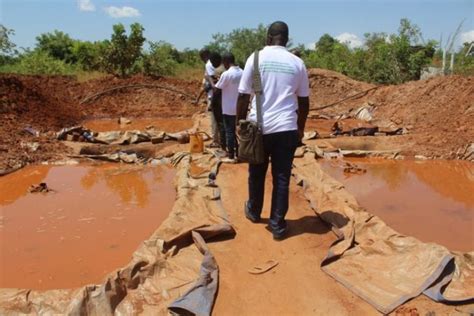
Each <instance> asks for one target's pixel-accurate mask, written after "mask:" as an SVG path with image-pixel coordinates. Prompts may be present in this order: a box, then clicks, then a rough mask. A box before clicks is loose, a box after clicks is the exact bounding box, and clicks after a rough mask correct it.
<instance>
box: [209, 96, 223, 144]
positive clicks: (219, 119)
mask: <svg viewBox="0 0 474 316" xmlns="http://www.w3.org/2000/svg"><path fill="white" fill-rule="evenodd" d="M220 91H221V90H217V91H216V92H214V95H213V96H212V101H211V110H212V114H214V119H215V120H216V124H217V130H218V133H219V141H220V145H221V148H222V149H224V150H225V149H226V137H225V129H224V118H223V115H222V93H220Z"/></svg>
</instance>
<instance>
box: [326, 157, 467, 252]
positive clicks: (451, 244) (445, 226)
mask: <svg viewBox="0 0 474 316" xmlns="http://www.w3.org/2000/svg"><path fill="white" fill-rule="evenodd" d="M346 161H349V162H351V163H354V164H356V165H357V166H359V167H361V168H363V169H366V170H367V171H366V173H364V174H345V173H344V172H343V168H342V166H343V162H341V161H322V162H321V164H322V166H323V169H324V170H325V171H326V172H328V173H329V174H330V175H331V176H333V177H334V178H336V179H337V180H339V181H340V182H342V183H343V184H344V185H345V187H346V188H347V189H348V190H349V191H350V192H351V193H352V194H354V195H355V197H356V198H357V200H358V201H359V203H360V204H361V205H362V206H363V207H365V208H366V209H367V210H368V211H369V212H370V213H372V214H375V215H377V216H379V217H380V218H382V219H383V220H384V221H385V222H386V223H387V224H388V225H389V226H390V227H392V228H394V229H395V230H396V231H398V232H400V233H402V234H405V235H409V236H414V237H416V238H418V239H420V240H422V241H424V242H435V243H438V244H440V245H443V246H446V247H447V248H448V249H450V250H458V251H465V252H468V251H473V250H474V164H473V163H470V162H464V161H403V160H402V161H394V160H383V159H347V160H346Z"/></svg>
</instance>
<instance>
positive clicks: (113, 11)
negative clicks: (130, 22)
mask: <svg viewBox="0 0 474 316" xmlns="http://www.w3.org/2000/svg"><path fill="white" fill-rule="evenodd" d="M104 10H105V12H106V13H107V14H108V15H110V16H111V17H113V18H131V17H135V16H140V11H138V10H137V9H135V8H132V7H120V8H119V7H113V6H112V7H105V8H104Z"/></svg>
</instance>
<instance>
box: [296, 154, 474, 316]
mask: <svg viewBox="0 0 474 316" xmlns="http://www.w3.org/2000/svg"><path fill="white" fill-rule="evenodd" d="M293 173H294V176H295V177H296V178H297V181H298V182H299V184H301V185H302V186H303V190H304V194H305V197H306V199H307V200H308V201H309V203H310V204H311V207H312V208H313V210H314V211H315V212H316V213H317V214H318V215H319V216H320V217H321V219H322V220H324V221H325V222H326V223H328V224H329V225H330V226H331V227H332V229H333V231H334V232H335V233H336V235H337V236H338V240H337V241H336V242H335V243H334V244H333V245H332V246H331V248H330V249H329V252H328V255H327V257H326V258H325V259H324V261H323V262H322V269H323V271H325V272H326V273H328V274H329V275H330V276H332V277H333V278H335V279H336V280H337V281H339V282H340V283H342V284H343V285H345V286H346V287H347V288H349V289H350V290H352V291H353V292H354V293H356V294H357V295H359V296H360V297H361V298H363V299H364V300H366V301H367V302H369V303H370V304H371V305H373V306H374V307H375V308H376V309H377V310H379V311H380V312H382V313H389V312H391V311H393V310H394V309H395V308H397V307H398V306H400V305H401V304H403V303H404V302H406V301H407V300H409V299H411V298H414V297H416V296H418V295H420V294H421V293H425V294H426V295H427V296H428V297H430V298H432V299H433V300H436V301H440V302H445V303H458V304H459V303H472V302H473V300H474V253H473V252H470V253H465V254H462V253H457V252H450V251H449V250H448V249H446V248H445V247H442V246H440V245H437V244H433V243H423V242H421V241H419V240H417V239H415V238H413V237H408V236H403V235H401V234H399V233H397V232H396V231H394V230H393V229H391V228H390V227H388V226H387V225H386V224H385V223H384V222H383V221H382V220H381V219H380V218H378V217H376V216H374V215H371V214H369V213H368V212H366V210H365V209H364V208H362V207H361V206H360V205H359V204H358V203H357V201H356V199H355V198H354V196H352V195H351V194H350V193H349V192H348V191H347V190H346V189H345V188H344V186H343V185H342V184H341V183H339V182H337V181H336V180H334V179H333V178H331V177H330V176H328V175H327V174H325V173H324V172H323V171H322V169H321V167H320V166H319V164H318V163H317V162H316V160H315V157H314V154H312V153H307V154H306V155H305V156H304V157H303V158H301V159H296V160H295V168H294V169H293ZM407 220H409V219H407Z"/></svg>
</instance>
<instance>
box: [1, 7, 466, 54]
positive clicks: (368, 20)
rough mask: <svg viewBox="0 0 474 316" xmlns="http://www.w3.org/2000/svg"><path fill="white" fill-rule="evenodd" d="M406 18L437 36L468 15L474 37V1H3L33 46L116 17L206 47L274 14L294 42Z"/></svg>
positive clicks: (103, 26) (19, 34) (4, 16)
mask: <svg viewBox="0 0 474 316" xmlns="http://www.w3.org/2000/svg"><path fill="white" fill-rule="evenodd" d="M404 17H407V18H409V19H410V20H411V21H412V22H414V23H416V24H418V25H419V26H420V28H421V30H422V32H423V34H424V37H425V39H436V40H439V38H440V36H441V34H443V36H444V38H445V39H446V38H447V36H448V34H449V33H451V32H453V31H454V30H455V29H456V27H457V25H458V24H459V22H460V21H462V20H463V19H465V22H464V26H463V29H462V32H463V35H462V36H463V39H468V40H474V0H431V1H427V0H398V1H396V0H371V1H362V0H345V1H343V0H335V1H334V0H333V1H329V0H326V1H309V0H308V1H304V0H300V1H298V0H296V1H291V0H287V1H279V0H275V1H270V0H255V1H249V0H246V1H232V0H220V1H215V0H213V1H210V0H208V1H198V0H0V23H1V24H3V25H5V26H6V27H8V28H11V29H14V30H15V32H16V35H15V36H14V37H13V41H14V42H15V43H16V44H17V45H18V46H19V47H32V46H34V44H35V37H36V36H37V35H38V34H40V33H44V32H50V31H53V30H55V29H58V30H61V31H64V32H66V33H69V35H70V36H71V37H73V38H77V39H81V40H100V39H105V38H109V37H110V34H111V30H112V25H113V24H116V23H118V22H121V23H124V24H126V25H128V24H130V23H133V22H139V23H141V24H142V25H143V26H144V27H145V36H146V38H147V39H148V40H153V41H158V40H165V41H168V42H170V43H172V44H174V45H175V46H176V47H177V48H179V49H183V48H185V47H190V48H200V47H202V46H203V45H205V44H206V43H208V42H209V41H210V40H211V35H212V34H214V33H217V32H221V33H226V32H230V31H231V30H233V29H235V28H238V27H255V26H257V25H258V24H259V23H263V24H269V23H271V22H273V21H275V20H283V21H285V22H287V23H288V25H289V26H290V36H291V37H292V39H293V43H295V44H297V43H302V44H308V43H312V42H315V41H317V39H318V38H319V37H320V36H321V35H323V34H324V33H329V34H331V35H332V36H335V37H336V36H339V38H340V39H342V40H350V41H351V43H352V45H354V46H355V45H358V44H360V40H361V39H362V38H363V35H364V33H366V32H386V33H394V32H396V31H397V28H398V24H399V21H400V19H401V18H404ZM341 34H342V35H341Z"/></svg>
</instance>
